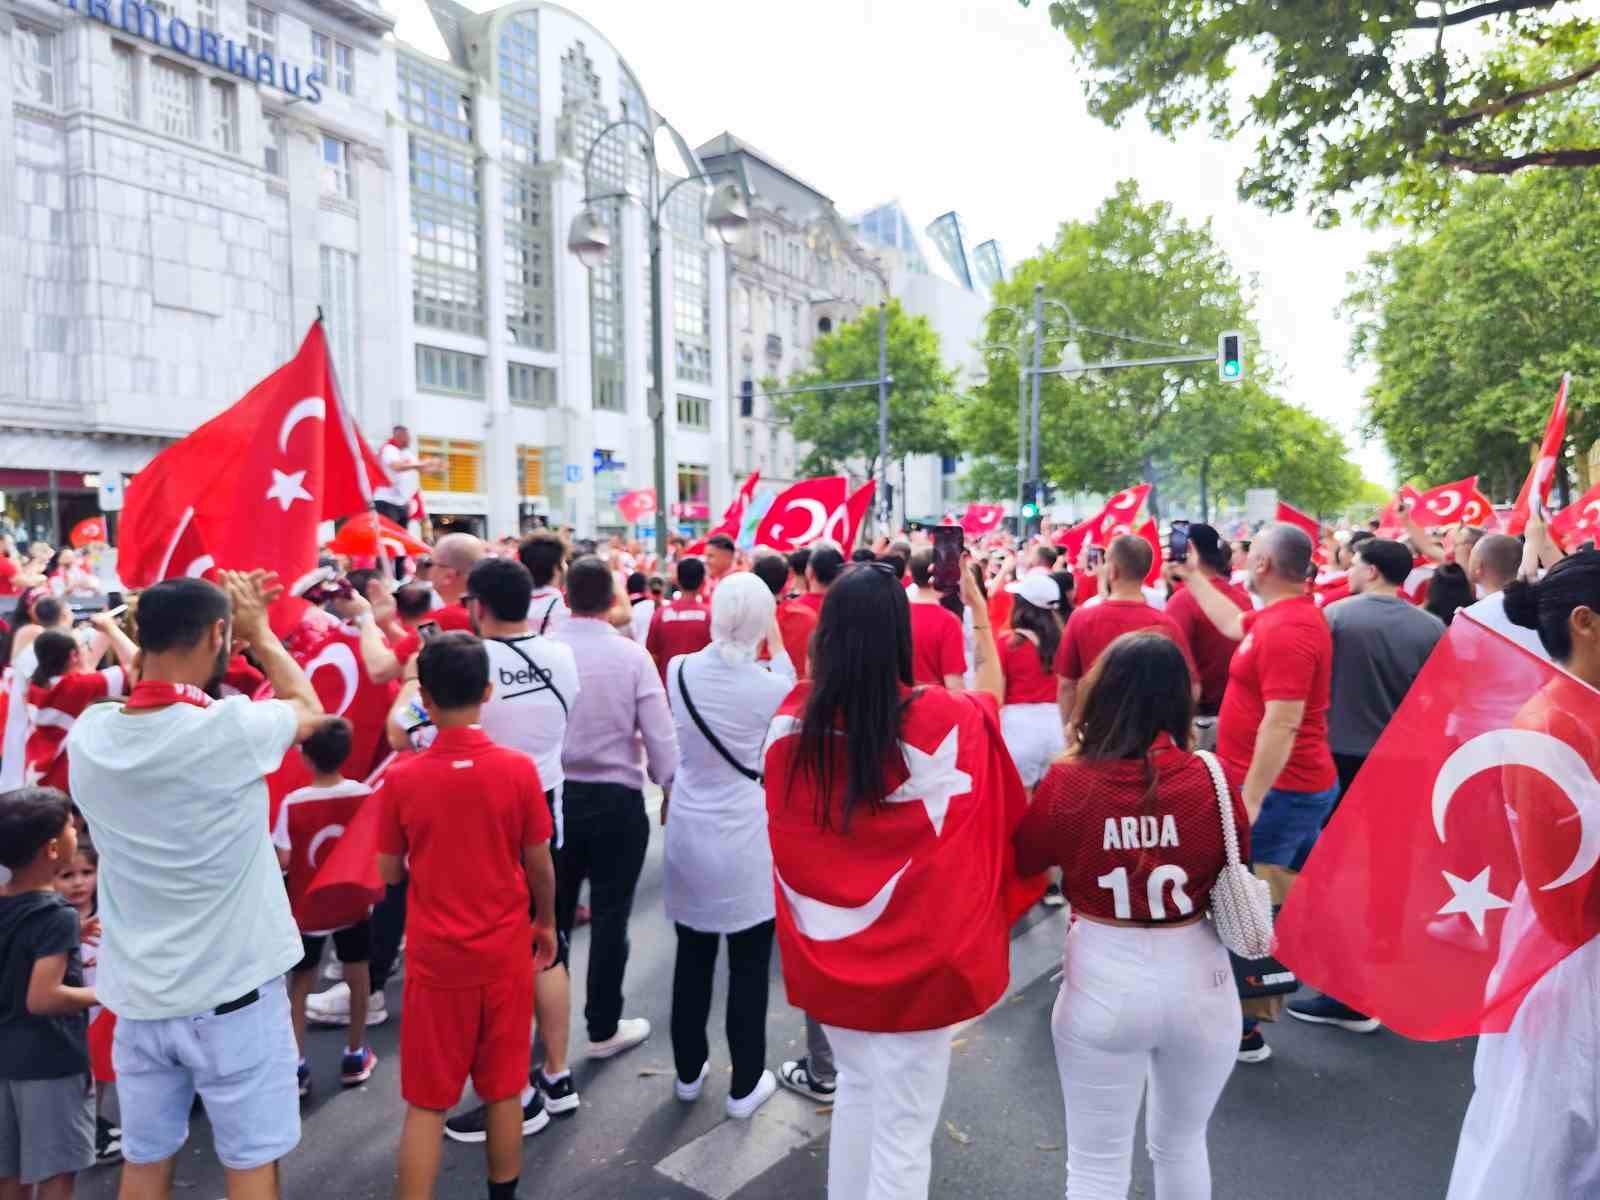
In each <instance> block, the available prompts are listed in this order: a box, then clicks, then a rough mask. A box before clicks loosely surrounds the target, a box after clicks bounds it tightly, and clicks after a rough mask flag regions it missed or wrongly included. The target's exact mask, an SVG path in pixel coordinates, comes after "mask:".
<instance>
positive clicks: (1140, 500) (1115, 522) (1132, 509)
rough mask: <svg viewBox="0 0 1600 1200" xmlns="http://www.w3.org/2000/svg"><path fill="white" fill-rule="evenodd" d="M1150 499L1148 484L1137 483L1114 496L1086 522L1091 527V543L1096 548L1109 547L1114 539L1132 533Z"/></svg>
mask: <svg viewBox="0 0 1600 1200" xmlns="http://www.w3.org/2000/svg"><path fill="white" fill-rule="evenodd" d="M1149 498H1150V485H1149V484H1148V483H1136V484H1134V485H1133V486H1132V487H1125V488H1123V489H1122V490H1121V491H1120V492H1118V493H1117V494H1116V495H1114V496H1112V497H1111V499H1109V500H1107V501H1106V504H1105V507H1104V508H1102V509H1101V510H1100V511H1099V513H1097V514H1096V515H1095V516H1093V517H1090V518H1089V520H1088V521H1087V522H1085V524H1087V525H1088V526H1089V535H1088V536H1089V539H1090V541H1091V542H1092V543H1093V544H1094V545H1096V546H1108V545H1110V544H1111V539H1112V538H1114V537H1120V536H1122V535H1123V534H1125V533H1132V532H1133V530H1134V523H1135V522H1136V521H1138V519H1139V510H1140V509H1142V508H1143V507H1144V502H1145V501H1146V500H1148V499H1149Z"/></svg>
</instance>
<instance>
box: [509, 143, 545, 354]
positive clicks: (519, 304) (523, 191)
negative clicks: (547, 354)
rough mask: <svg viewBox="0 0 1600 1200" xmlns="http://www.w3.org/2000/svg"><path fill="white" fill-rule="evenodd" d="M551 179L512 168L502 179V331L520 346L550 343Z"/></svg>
mask: <svg viewBox="0 0 1600 1200" xmlns="http://www.w3.org/2000/svg"><path fill="white" fill-rule="evenodd" d="M549 214H550V191H549V184H548V183H547V182H546V181H544V180H542V179H539V178H537V177H536V176H534V175H532V174H531V173H529V172H525V171H522V170H519V169H516V168H512V169H508V170H507V172H506V183H505V263H506V332H507V334H508V335H509V337H510V339H511V340H512V341H513V342H514V343H516V344H517V345H519V346H531V347H533V348H534V349H536V350H548V349H550V348H551V337H550V319H549V314H550V308H551V295H550V272H549V262H550V216H549Z"/></svg>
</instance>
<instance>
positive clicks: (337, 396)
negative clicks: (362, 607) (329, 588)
mask: <svg viewBox="0 0 1600 1200" xmlns="http://www.w3.org/2000/svg"><path fill="white" fill-rule="evenodd" d="M317 324H318V325H321V326H322V340H323V342H324V343H326V342H327V340H328V322H327V321H326V320H325V319H324V318H323V315H322V305H320V304H319V305H317ZM327 359H328V378H329V379H331V380H333V391H334V403H335V404H337V405H338V406H339V411H340V413H342V414H343V416H344V418H345V419H346V420H351V421H353V420H354V418H353V417H352V416H351V414H350V412H349V410H348V409H346V408H345V406H344V386H343V385H342V384H341V383H340V382H339V367H338V364H336V363H335V362H334V361H333V354H332V353H331V352H329V354H328V356H327ZM358 478H360V480H361V481H362V487H361V490H362V493H363V494H364V495H365V497H366V501H367V516H369V517H371V518H372V542H373V545H374V546H376V547H377V551H378V569H379V572H380V574H381V576H382V578H383V580H384V586H385V587H389V585H390V582H391V581H394V580H395V579H396V576H395V573H394V566H393V564H391V563H390V561H389V553H388V551H387V550H385V549H384V548H383V538H382V537H380V536H379V532H380V531H379V529H378V509H377V506H376V505H375V504H374V503H373V499H372V482H371V480H369V479H368V478H367V464H366V463H365V462H362V463H361V464H360V473H359V476H358ZM389 590H390V591H393V590H394V589H393V588H392V587H389ZM362 599H363V600H364V599H366V597H365V596H363V597H362Z"/></svg>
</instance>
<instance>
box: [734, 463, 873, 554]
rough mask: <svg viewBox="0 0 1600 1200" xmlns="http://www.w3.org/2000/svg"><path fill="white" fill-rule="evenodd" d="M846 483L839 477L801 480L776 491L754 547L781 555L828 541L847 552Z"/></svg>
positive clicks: (848, 547) (831, 476) (847, 499)
mask: <svg viewBox="0 0 1600 1200" xmlns="http://www.w3.org/2000/svg"><path fill="white" fill-rule="evenodd" d="M849 493H850V481H849V480H848V479H846V478H845V477H844V476H843V475H823V476H820V477H818V478H816V479H802V480H801V481H800V482H799V483H796V484H792V485H790V486H789V487H787V488H785V489H784V490H783V491H781V492H779V493H778V494H777V496H775V497H774V498H773V501H772V506H771V507H770V508H768V509H767V512H766V515H765V516H764V517H762V518H761V524H760V525H759V526H758V527H757V529H756V545H758V546H767V547H770V548H771V549H773V550H777V551H780V552H782V553H784V554H787V553H789V552H790V551H791V550H798V549H800V547H801V546H809V545H810V544H811V543H812V542H814V541H816V540H817V539H818V538H831V539H832V540H833V541H836V542H838V543H839V545H841V546H843V547H844V548H845V552H846V553H847V554H848V553H849V549H850V534H851V532H852V531H851V528H850V513H849V510H848V508H847V504H848V501H849V498H850V495H849Z"/></svg>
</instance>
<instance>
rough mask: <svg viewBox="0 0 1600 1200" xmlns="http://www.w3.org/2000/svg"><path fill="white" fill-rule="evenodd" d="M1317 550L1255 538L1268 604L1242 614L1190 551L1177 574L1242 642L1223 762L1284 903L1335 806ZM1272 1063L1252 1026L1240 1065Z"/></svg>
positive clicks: (1327, 642)
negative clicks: (1314, 575) (1314, 591)
mask: <svg viewBox="0 0 1600 1200" xmlns="http://www.w3.org/2000/svg"><path fill="white" fill-rule="evenodd" d="M1312 549H1313V547H1312V544H1311V538H1310V537H1308V536H1307V535H1306V532H1305V531H1304V530H1303V529H1298V528H1296V527H1295V526H1293V525H1284V524H1278V525H1269V526H1268V527H1267V528H1265V529H1263V530H1262V531H1261V532H1260V533H1258V534H1257V535H1256V537H1255V540H1254V541H1252V542H1251V544H1250V556H1249V559H1248V561H1247V564H1246V585H1247V586H1248V587H1249V588H1250V590H1251V591H1252V592H1254V593H1255V594H1256V595H1258V596H1260V597H1261V599H1262V600H1263V601H1264V602H1265V606H1264V607H1263V608H1261V609H1259V610H1252V611H1250V612H1244V613H1242V612H1240V611H1239V610H1238V609H1237V608H1235V607H1234V604H1233V601H1232V600H1231V599H1229V598H1228V597H1227V596H1226V595H1224V594H1223V593H1222V592H1221V591H1220V590H1218V588H1217V587H1216V585H1215V584H1213V583H1212V582H1211V580H1210V579H1209V578H1208V577H1207V576H1206V575H1205V574H1204V573H1203V572H1201V571H1200V570H1198V569H1197V568H1196V565H1195V564H1196V558H1197V555H1196V552H1195V551H1194V550H1193V549H1191V550H1190V558H1189V561H1188V562H1187V563H1185V564H1183V565H1182V566H1181V567H1180V568H1179V574H1180V575H1181V576H1182V578H1183V579H1184V581H1185V582H1186V583H1187V584H1188V587H1189V590H1190V591H1191V592H1192V593H1193V594H1194V598H1195V600H1196V602H1198V604H1199V605H1200V608H1201V609H1202V610H1203V611H1204V613H1205V615H1206V616H1207V617H1208V618H1209V619H1210V621H1211V623H1212V624H1213V625H1215V626H1216V627H1217V629H1218V631H1219V632H1221V633H1222V634H1224V635H1225V636H1227V637H1230V638H1233V639H1234V640H1236V641H1238V642H1239V648H1238V650H1236V651H1235V652H1234V656H1233V663H1232V665H1231V666H1230V667H1229V669H1228V690H1227V692H1226V694H1225V695H1224V696H1223V699H1222V712H1221V715H1220V716H1219V717H1218V719H1217V757H1218V758H1220V759H1221V760H1222V765H1223V767H1224V768H1225V769H1226V771H1227V773H1228V777H1229V779H1230V780H1232V781H1233V783H1235V784H1236V785H1239V787H1240V791H1241V792H1242V794H1243V798H1244V805H1245V810H1246V811H1247V812H1248V813H1249V814H1250V819H1251V823H1252V825H1253V828H1252V830H1251V833H1250V849H1251V858H1252V860H1253V862H1254V863H1255V865H1256V868H1257V870H1258V872H1259V873H1260V874H1262V875H1263V876H1264V877H1266V879H1267V880H1268V882H1270V883H1271V884H1272V887H1273V899H1274V901H1277V902H1280V903H1281V901H1282V899H1283V897H1284V896H1285V895H1286V894H1287V893H1288V891H1289V888H1290V887H1291V886H1292V885H1293V883H1294V879H1295V876H1296V875H1297V874H1298V873H1299V871H1300V867H1301V865H1302V864H1303V863H1304V862H1305V860H1306V856H1307V855H1308V854H1310V853H1311V847H1312V845H1313V844H1314V843H1315V842H1316V840H1317V834H1318V833H1319V832H1321V829H1322V822H1323V820H1324V819H1325V818H1326V817H1327V815H1328V814H1329V813H1330V812H1331V811H1332V810H1333V806H1334V804H1335V802H1336V801H1337V800H1338V798H1339V776H1338V772H1337V771H1336V770H1335V769H1334V765H1333V754H1332V752H1331V751H1330V750H1329V749H1328V702H1329V696H1330V689H1331V684H1332V678H1333V635H1332V634H1331V633H1330V632H1329V630H1328V623H1327V621H1325V620H1324V619H1323V616H1322V612H1321V611H1320V610H1319V609H1318V608H1317V605H1316V601H1315V600H1314V599H1313V598H1312V597H1311V595H1310V593H1308V592H1307V591H1306V580H1307V579H1308V578H1310V575H1311V571H1312V569H1313V568H1312V561H1311V555H1312ZM1271 1055H1272V1049H1271V1047H1270V1046H1268V1045H1267V1044H1266V1042H1265V1041H1264V1040H1263V1039H1262V1037H1261V1032H1260V1030H1259V1029H1257V1028H1256V1026H1255V1022H1254V1021H1252V1020H1250V1019H1249V1018H1246V1021H1245V1029H1244V1036H1243V1039H1242V1040H1241V1042H1240V1045H1239V1061H1241V1062H1249V1063H1254V1062H1264V1061H1265V1060H1266V1059H1268V1058H1269V1057H1271Z"/></svg>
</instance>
